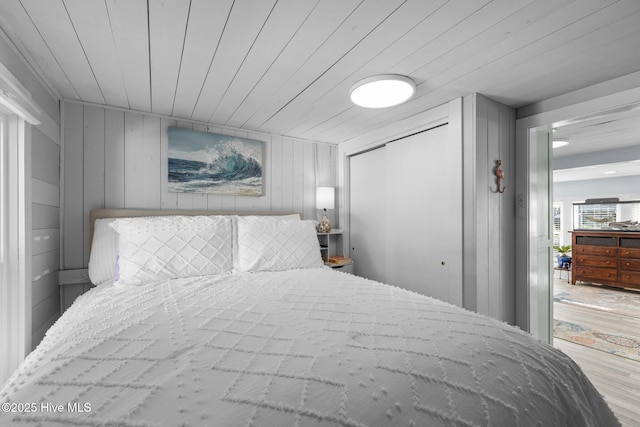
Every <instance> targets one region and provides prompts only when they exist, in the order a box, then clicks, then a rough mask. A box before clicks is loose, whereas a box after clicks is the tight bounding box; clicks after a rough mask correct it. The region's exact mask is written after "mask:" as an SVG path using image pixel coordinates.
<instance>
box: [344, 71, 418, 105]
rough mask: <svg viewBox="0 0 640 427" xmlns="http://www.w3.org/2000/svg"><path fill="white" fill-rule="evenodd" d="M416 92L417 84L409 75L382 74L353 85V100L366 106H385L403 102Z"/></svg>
mask: <svg viewBox="0 0 640 427" xmlns="http://www.w3.org/2000/svg"><path fill="white" fill-rule="evenodd" d="M415 92H416V84H415V82H414V81H413V80H411V79H410V78H409V77H406V76H401V75H397V74H381V75H379V76H373V77H368V78H366V79H364V80H360V81H359V82H358V83H356V84H354V85H353V86H351V89H349V96H350V97H351V102H353V103H354V104H356V105H359V106H360V107H365V108H385V107H392V106H394V105H398V104H402V103H403V102H405V101H406V100H408V99H409V98H411V97H412V96H413V94H414V93H415Z"/></svg>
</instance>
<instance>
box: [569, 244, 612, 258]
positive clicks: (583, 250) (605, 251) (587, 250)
mask: <svg viewBox="0 0 640 427" xmlns="http://www.w3.org/2000/svg"><path fill="white" fill-rule="evenodd" d="M572 252H573V255H574V256H575V255H581V254H584V255H606V256H616V255H618V248H617V247H615V246H591V245H576V246H574V248H573V250H572Z"/></svg>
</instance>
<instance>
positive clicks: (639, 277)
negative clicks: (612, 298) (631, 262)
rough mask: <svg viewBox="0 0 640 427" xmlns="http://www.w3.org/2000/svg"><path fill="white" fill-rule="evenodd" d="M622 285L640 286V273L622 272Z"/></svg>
mask: <svg viewBox="0 0 640 427" xmlns="http://www.w3.org/2000/svg"><path fill="white" fill-rule="evenodd" d="M620 283H622V284H623V285H637V286H640V272H635V271H621V272H620ZM637 286H632V287H637Z"/></svg>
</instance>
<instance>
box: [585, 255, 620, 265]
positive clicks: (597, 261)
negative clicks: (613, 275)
mask: <svg viewBox="0 0 640 427" xmlns="http://www.w3.org/2000/svg"><path fill="white" fill-rule="evenodd" d="M574 263H575V264H576V265H578V266H585V267H610V268H616V266H617V264H618V258H616V257H610V256H597V255H578V256H577V257H575V261H574Z"/></svg>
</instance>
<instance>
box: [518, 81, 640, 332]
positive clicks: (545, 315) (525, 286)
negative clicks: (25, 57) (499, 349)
mask: <svg viewBox="0 0 640 427" xmlns="http://www.w3.org/2000/svg"><path fill="white" fill-rule="evenodd" d="M639 106H640V88H634V89H630V90H627V91H623V92H619V93H617V94H614V95H610V96H606V97H602V98H596V99H593V100H590V101H585V102H582V103H580V104H575V105H571V106H566V107H562V108H558V109H556V110H551V111H548V112H544V113H539V114H535V115H532V116H529V117H525V118H521V119H518V120H517V121H516V144H517V146H518V147H519V149H518V150H517V152H516V174H517V177H516V254H517V255H516V313H517V319H516V321H517V324H518V326H520V327H521V328H523V329H525V330H528V331H530V332H531V333H532V334H533V335H534V336H536V337H538V338H539V339H541V340H543V341H547V342H549V343H550V342H551V340H552V334H551V330H552V313H553V305H552V300H553V292H552V285H553V281H552V278H553V274H552V273H553V270H552V269H551V268H549V269H548V270H543V269H539V268H538V266H539V261H540V260H541V258H540V256H541V255H540V253H539V249H540V248H539V237H540V234H539V232H540V230H539V229H538V228H537V227H540V226H544V227H545V233H547V232H548V235H549V236H551V237H552V235H553V231H552V221H549V222H547V223H546V224H545V223H543V218H542V217H549V218H551V217H552V206H553V200H552V199H549V197H550V195H551V194H553V189H551V190H550V192H549V193H544V192H542V193H538V192H537V188H536V187H535V184H536V183H538V182H539V177H540V174H541V173H542V174H543V173H544V165H542V164H540V163H539V160H540V156H539V155H538V154H539V153H540V150H543V148H542V147H541V146H540V144H549V140H545V139H544V138H541V137H540V134H541V132H548V133H549V134H552V132H553V128H554V127H562V126H566V125H569V124H572V123H580V122H585V121H589V120H593V119H594V118H595V117H601V116H603V115H606V114H613V113H620V112H625V111H636V110H638V109H639ZM550 139H553V138H552V137H551V138H550ZM599 144H600V147H601V146H602V140H600V141H599ZM597 145H598V144H597V143H595V144H592V145H591V147H590V148H589V150H590V151H592V152H596V151H597ZM636 145H637V140H636ZM613 148H616V151H615V152H607V153H606V154H604V155H599V156H597V157H598V158H600V159H601V160H604V159H605V158H612V157H611V156H612V153H613V154H615V155H619V156H626V157H627V159H628V156H629V150H631V148H629V147H626V148H625V147H621V146H620V147H613ZM549 149H551V146H550V144H549ZM636 149H638V148H636ZM572 150H574V149H573V148H572ZM578 158H579V153H577V152H576V153H574V154H572V155H571V156H567V158H566V159H565V160H562V163H563V164H564V165H572V164H573V165H575V164H576V161H577V160H576V159H578ZM559 162H560V161H554V160H553V159H552V160H551V162H549V164H548V165H547V172H549V174H551V170H552V168H553V165H554V163H555V164H556V166H557V163H559ZM636 169H638V168H637V167H636ZM551 176H552V175H551ZM545 203H550V204H549V209H548V210H544V211H540V206H541V205H542V204H545ZM546 227H548V228H546ZM540 274H542V276H540ZM545 283H548V284H549V285H550V286H549V289H548V292H541V291H544V286H545Z"/></svg>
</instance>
